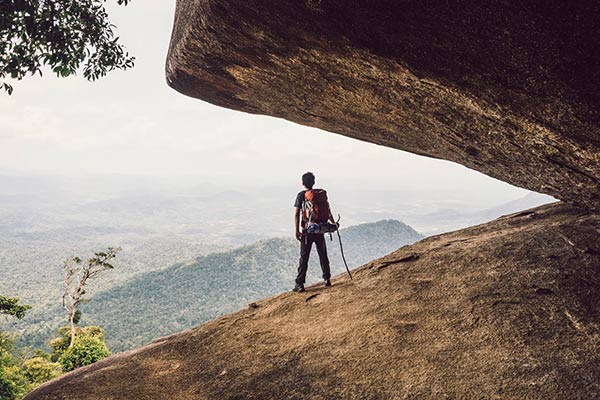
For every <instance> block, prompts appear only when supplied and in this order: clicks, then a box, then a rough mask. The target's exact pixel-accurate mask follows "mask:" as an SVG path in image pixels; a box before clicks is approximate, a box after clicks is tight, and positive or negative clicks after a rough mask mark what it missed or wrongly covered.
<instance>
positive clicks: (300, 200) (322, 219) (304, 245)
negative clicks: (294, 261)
mask: <svg viewBox="0 0 600 400" xmlns="http://www.w3.org/2000/svg"><path fill="white" fill-rule="evenodd" d="M302 185H303V186H304V187H305V188H306V190H303V191H301V192H300V193H298V195H297V196H296V201H295V202H294V226H295V228H296V239H298V240H299V241H300V263H299V265H298V276H297V277H296V286H295V287H294V289H293V290H294V292H304V282H305V281H306V271H307V270H308V258H309V256H310V250H311V248H312V244H313V243H314V244H315V245H316V247H317V253H318V254H319V261H320V262H321V270H322V271H323V279H324V280H325V286H331V280H330V279H331V271H330V270H329V258H328V257H327V246H326V245H325V235H324V233H321V232H320V230H319V229H318V226H319V225H320V224H323V223H326V222H327V221H328V220H329V221H331V223H332V224H336V225H337V223H336V222H335V220H334V219H333V215H332V214H331V209H330V208H329V202H328V200H327V192H326V191H325V190H323V189H313V186H314V185H315V176H314V175H313V173H312V172H307V173H305V174H304V175H302ZM301 227H302V229H300V228H301ZM315 232H316V233H315Z"/></svg>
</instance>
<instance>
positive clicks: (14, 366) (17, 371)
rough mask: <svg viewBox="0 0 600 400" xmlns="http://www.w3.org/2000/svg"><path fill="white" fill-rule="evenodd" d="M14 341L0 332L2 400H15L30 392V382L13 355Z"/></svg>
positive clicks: (0, 389)
mask: <svg viewBox="0 0 600 400" xmlns="http://www.w3.org/2000/svg"><path fill="white" fill-rule="evenodd" d="M13 350H14V339H13V337H12V336H10V335H8V334H7V333H4V332H0V399H2V400H5V399H6V400H15V399H19V398H21V396H23V395H24V394H25V393H27V392H28V391H29V382H28V380H27V377H26V376H25V374H24V373H23V370H22V369H21V368H20V366H19V365H18V362H17V361H16V360H15V358H14V357H13V355H12V351H13Z"/></svg>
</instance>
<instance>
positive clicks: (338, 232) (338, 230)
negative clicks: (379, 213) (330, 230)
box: [335, 214, 352, 280]
mask: <svg viewBox="0 0 600 400" xmlns="http://www.w3.org/2000/svg"><path fill="white" fill-rule="evenodd" d="M340 218H341V217H340V214H338V219H337V224H338V229H336V230H335V231H336V232H337V235H338V240H339V241H340V253H342V260H344V265H345V266H346V271H348V276H350V280H352V274H351V273H350V268H348V263H347V262H346V257H345V256H344V247H343V246H342V237H341V236H340V229H339V226H340V224H339V222H340Z"/></svg>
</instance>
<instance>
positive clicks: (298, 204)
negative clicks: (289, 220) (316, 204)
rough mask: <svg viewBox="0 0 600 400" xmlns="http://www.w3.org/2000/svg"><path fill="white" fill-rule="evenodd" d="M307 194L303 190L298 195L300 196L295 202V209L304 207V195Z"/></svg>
mask: <svg viewBox="0 0 600 400" xmlns="http://www.w3.org/2000/svg"><path fill="white" fill-rule="evenodd" d="M305 194H306V190H303V191H301V192H300V193H298V195H297V196H296V201H295V202H294V207H296V208H302V205H304V195H305Z"/></svg>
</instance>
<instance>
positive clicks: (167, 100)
mask: <svg viewBox="0 0 600 400" xmlns="http://www.w3.org/2000/svg"><path fill="white" fill-rule="evenodd" d="M113 3H116V1H115V2H111V1H109V2H108V3H107V4H109V9H110V11H111V19H112V21H113V22H114V23H115V24H116V25H117V27H118V28H117V34H118V36H120V37H121V41H122V43H124V44H125V45H126V46H127V49H128V51H129V52H130V53H131V54H133V55H135V56H136V66H135V67H134V69H132V70H128V71H125V72H121V71H116V72H112V73H110V74H109V75H108V76H107V77H105V78H103V79H101V80H100V81H97V82H93V83H90V82H87V81H85V80H84V79H83V78H80V77H72V78H68V79H58V78H55V77H54V76H52V75H50V74H46V75H45V76H44V77H43V78H39V77H35V78H31V77H29V78H26V79H25V80H23V81H20V82H12V83H13V86H14V89H15V90H14V93H13V95H12V96H10V97H9V96H7V95H5V94H0V169H4V170H12V171H21V172H30V171H35V172H59V173H68V174H85V173H121V174H133V175H136V174H143V175H149V176H162V177H164V176H179V175H190V176H198V177H199V178H198V179H200V177H208V178H209V179H217V178H218V179H223V180H229V181H232V182H244V183H254V182H256V184H277V183H281V182H289V181H290V180H292V181H294V182H296V181H299V176H300V175H301V174H302V173H303V172H305V171H306V170H311V171H314V172H315V173H316V174H317V179H318V180H319V178H321V180H320V183H322V184H323V185H324V186H325V184H326V183H328V182H334V181H335V182H338V183H339V182H348V183H353V182H355V183H356V184H358V185H370V186H373V187H379V188H392V187H404V188H411V189H414V190H427V191H430V192H431V191H435V190H437V189H439V190H440V195H443V194H441V193H443V192H444V191H448V190H456V191H459V192H464V195H465V197H471V198H472V197H473V196H475V197H478V196H479V197H480V199H479V200H482V201H490V202H498V203H500V202H503V201H507V200H511V199H514V198H517V197H521V196H523V195H524V194H526V193H527V191H524V190H521V189H516V188H514V187H511V186H509V185H507V184H504V183H501V182H498V181H496V180H493V179H491V178H488V177H486V176H484V175H482V174H479V173H477V172H474V171H471V170H468V169H467V168H464V167H462V166H460V165H457V164H453V163H450V162H446V161H439V160H433V159H428V158H425V157H420V156H416V155H412V154H409V153H405V152H401V151H398V150H393V149H388V148H384V147H381V146H376V145H373V144H368V143H364V142H360V141H357V140H353V139H349V138H346V137H344V136H341V135H336V134H332V133H328V132H324V131H320V130H317V129H313V128H307V127H303V126H299V125H296V124H293V123H290V122H287V121H284V120H279V119H275V118H271V117H262V116H253V115H250V114H245V113H240V112H236V111H231V110H227V109H222V108H218V107H216V106H213V105H210V104H208V103H205V102H202V101H200V100H196V99H191V98H188V97H185V96H183V95H181V94H179V93H177V92H175V91H174V90H171V89H169V88H168V87H167V85H166V83H165V77H164V62H165V56H166V52H167V46H168V42H169V39H170V34H171V26H172V19H173V11H174V4H175V2H174V0H173V1H165V0H139V1H134V2H133V3H132V4H130V5H129V6H127V7H118V6H116V5H113ZM307 143H309V144H310V145H306V144H307ZM351 177H352V178H353V180H352V181H351V180H349V178H351ZM0 191H1V188H0Z"/></svg>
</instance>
